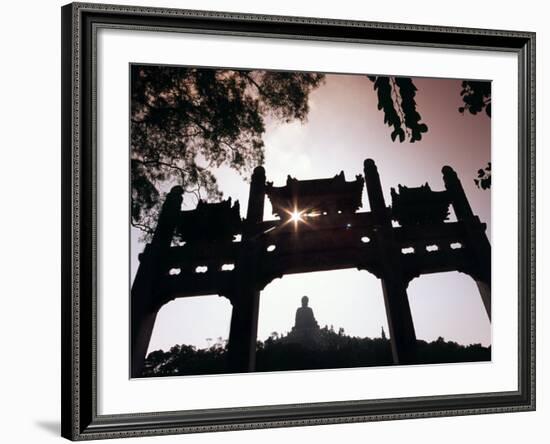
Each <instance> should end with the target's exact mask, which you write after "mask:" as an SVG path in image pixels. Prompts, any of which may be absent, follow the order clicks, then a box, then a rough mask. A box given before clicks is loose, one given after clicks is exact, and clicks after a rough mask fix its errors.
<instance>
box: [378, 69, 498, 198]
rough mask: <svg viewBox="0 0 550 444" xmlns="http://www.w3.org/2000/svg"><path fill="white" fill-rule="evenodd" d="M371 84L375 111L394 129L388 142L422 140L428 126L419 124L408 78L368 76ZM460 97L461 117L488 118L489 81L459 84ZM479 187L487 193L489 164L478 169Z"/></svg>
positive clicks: (476, 180) (489, 107)
mask: <svg viewBox="0 0 550 444" xmlns="http://www.w3.org/2000/svg"><path fill="white" fill-rule="evenodd" d="M368 78H369V79H370V80H371V82H373V83H374V90H375V91H376V93H377V96H378V109H379V110H382V111H383V112H384V123H385V124H386V125H388V126H389V127H392V128H393V131H392V132H391V135H390V137H391V139H392V141H394V142H395V140H397V139H399V142H400V143H402V142H404V141H405V140H406V141H408V142H410V143H414V142H416V141H419V140H421V139H422V134H423V133H426V132H428V126H427V125H426V124H424V123H422V122H421V119H422V117H421V116H420V114H419V113H418V111H417V110H416V100H415V96H416V91H417V88H416V86H415V85H414V83H413V81H412V79H411V78H409V77H388V76H368ZM460 96H461V97H462V101H463V102H464V106H461V107H459V108H458V111H459V112H460V113H461V114H464V113H465V112H466V111H468V112H469V113H470V114H473V115H476V114H478V113H479V112H481V111H482V110H485V113H486V114H487V116H488V117H489V118H490V117H491V82H487V81H470V80H465V81H463V82H462V90H461V91H460ZM474 182H475V184H476V185H477V187H478V188H481V189H483V190H486V189H488V188H490V187H491V162H488V164H487V167H485V168H483V169H480V170H478V174H477V178H476V179H474Z"/></svg>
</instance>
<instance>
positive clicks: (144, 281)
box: [130, 186, 183, 378]
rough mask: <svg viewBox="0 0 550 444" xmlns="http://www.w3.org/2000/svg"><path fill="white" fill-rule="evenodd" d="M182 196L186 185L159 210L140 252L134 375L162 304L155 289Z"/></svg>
mask: <svg viewBox="0 0 550 444" xmlns="http://www.w3.org/2000/svg"><path fill="white" fill-rule="evenodd" d="M182 200H183V188H182V187H180V186H176V187H173V188H172V190H171V191H170V192H169V193H168V195H167V196H166V200H165V201H164V204H163V205H162V209H161V211H160V215H159V219H158V223H157V227H156V229H155V234H154V235H153V240H152V241H151V243H150V244H147V245H146V247H145V249H144V251H143V253H141V254H140V256H139V261H140V263H139V268H138V271H137V274H136V277H135V279H134V284H133V285H132V293H131V304H130V305H131V307H130V312H131V316H130V331H131V333H130V335H131V349H130V353H131V376H132V378H137V377H139V376H141V373H142V371H143V364H144V361H145V358H146V353H147V349H148V348H149V341H150V340H151V334H152V332H153V327H154V325H155V320H156V318H157V313H158V311H159V309H160V308H161V306H162V302H161V301H159V300H158V296H157V294H156V292H155V289H156V288H157V286H158V285H157V284H158V280H159V277H160V273H162V269H161V268H160V266H161V258H162V257H163V256H164V254H165V253H166V252H167V250H168V249H169V248H170V245H171V243H172V237H173V235H174V230H175V227H176V224H177V221H178V216H179V214H180V210H181V203H182Z"/></svg>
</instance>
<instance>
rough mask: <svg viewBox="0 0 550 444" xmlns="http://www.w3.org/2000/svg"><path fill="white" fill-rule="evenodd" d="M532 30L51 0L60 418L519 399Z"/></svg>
mask: <svg viewBox="0 0 550 444" xmlns="http://www.w3.org/2000/svg"><path fill="white" fill-rule="evenodd" d="M534 54H535V35H534V33H528V32H517V31H502V30H485V29H465V28H445V27H436V26H427V25H404V24H394V23H372V22H358V21H342V20H332V19H321V18H305V17H280V16H260V15H250V14H234V13H223V12H204V11H190V10H175V9H160V8H143V7H130V6H117V5H100V4H94V5H91V4H80V3H72V4H69V5H66V6H64V7H63V8H62V144H63V146H62V159H63V160H62V161H63V165H62V204H63V218H62V219H63V227H62V231H63V236H62V238H63V241H62V242H63V243H62V257H63V264H62V283H63V285H62V291H63V294H62V403H63V405H62V435H63V436H64V437H66V438H68V439H71V440H83V439H100V438H117V437H130V436H145V435H161V434H176V433H193V432H205V431H222V430H235V429H251V428H267V427H288V426H300V425H315V424H330V423H342V422H360V421H376V420H390V419H402V418H425V417H432V416H443V415H445V416H450V415H469V414H483V413H499V412H514V411H526V410H534V408H535V137H534V135H535V123H534V122H535V104H534V97H535V55H534Z"/></svg>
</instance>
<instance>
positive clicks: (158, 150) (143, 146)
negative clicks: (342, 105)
mask: <svg viewBox="0 0 550 444" xmlns="http://www.w3.org/2000/svg"><path fill="white" fill-rule="evenodd" d="M323 79H324V75H322V74H315V73H301V72H278V71H260V70H215V69H200V68H183V67H175V66H154V65H133V66H132V68H131V81H132V85H131V89H132V91H131V137H130V139H131V160H130V168H131V177H132V180H131V182H132V206H131V213H132V214H131V216H132V225H134V226H135V227H138V228H140V229H142V230H143V231H145V232H147V233H150V232H151V230H152V228H153V227H154V221H155V220H156V215H157V212H158V209H159V206H160V195H161V192H162V189H163V188H166V187H167V185H171V184H174V183H177V184H178V185H181V186H182V187H183V188H184V190H185V192H186V193H187V195H186V196H184V198H186V197H187V198H191V197H192V196H194V197H195V198H196V199H199V198H202V199H209V200H215V199H219V198H220V197H221V196H222V193H221V191H220V190H219V188H218V185H217V182H216V178H215V176H214V175H213V174H212V171H211V168H213V167H220V166H222V165H226V166H229V167H231V168H232V169H234V170H236V171H237V172H239V173H240V174H242V175H245V176H246V175H248V174H249V173H250V172H251V171H252V169H253V168H254V167H256V166H258V165H261V164H263V161H264V143H263V140H262V136H263V134H264V132H265V128H266V120H267V119H275V120H278V121H282V122H290V121H292V120H300V121H305V120H306V118H307V114H308V111H309V107H308V97H309V94H310V93H311V91H312V90H314V89H315V88H317V87H318V86H319V85H320V84H321V83H322V82H323Z"/></svg>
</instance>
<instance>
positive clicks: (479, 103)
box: [458, 80, 491, 117]
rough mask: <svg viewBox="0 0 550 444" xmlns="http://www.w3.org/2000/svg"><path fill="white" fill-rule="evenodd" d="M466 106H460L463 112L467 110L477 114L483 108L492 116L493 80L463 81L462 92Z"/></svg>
mask: <svg viewBox="0 0 550 444" xmlns="http://www.w3.org/2000/svg"><path fill="white" fill-rule="evenodd" d="M460 95H461V96H462V100H463V102H464V106H461V107H460V108H458V111H460V112H461V113H462V114H464V112H465V111H468V112H470V114H474V115H475V114H477V113H479V112H480V111H482V110H483V109H484V110H485V112H486V113H487V115H488V116H489V117H491V82H479V81H477V82H476V81H467V80H465V81H463V82H462V91H461V92H460Z"/></svg>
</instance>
